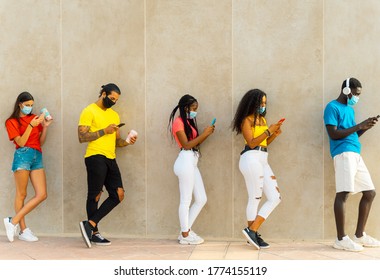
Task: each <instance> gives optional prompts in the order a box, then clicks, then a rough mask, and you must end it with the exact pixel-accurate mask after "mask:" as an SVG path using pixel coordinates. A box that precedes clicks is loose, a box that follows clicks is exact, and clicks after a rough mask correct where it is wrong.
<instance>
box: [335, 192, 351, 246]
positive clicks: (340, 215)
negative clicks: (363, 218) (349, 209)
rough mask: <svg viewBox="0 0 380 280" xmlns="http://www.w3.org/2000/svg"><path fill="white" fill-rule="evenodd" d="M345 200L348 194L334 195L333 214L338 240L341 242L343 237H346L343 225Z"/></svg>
mask: <svg viewBox="0 0 380 280" xmlns="http://www.w3.org/2000/svg"><path fill="white" fill-rule="evenodd" d="M347 198H348V192H339V193H337V194H336V195H335V202H334V214H335V224H336V231H337V237H338V240H342V238H343V236H346V233H345V231H344V224H345V208H346V207H345V206H346V201H347Z"/></svg>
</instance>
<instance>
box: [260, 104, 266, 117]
mask: <svg viewBox="0 0 380 280" xmlns="http://www.w3.org/2000/svg"><path fill="white" fill-rule="evenodd" d="M265 109H266V108H265V107H261V106H260V108H259V113H260V115H261V114H262V113H264V112H265Z"/></svg>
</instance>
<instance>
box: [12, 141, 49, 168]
mask: <svg viewBox="0 0 380 280" xmlns="http://www.w3.org/2000/svg"><path fill="white" fill-rule="evenodd" d="M42 168H44V164H43V162H42V153H41V152H40V151H37V150H36V149H33V148H29V147H21V148H18V149H16V151H15V153H14V156H13V163H12V171H13V172H15V171H17V170H28V171H32V170H36V169H42Z"/></svg>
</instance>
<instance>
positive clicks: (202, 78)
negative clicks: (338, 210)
mask: <svg viewBox="0 0 380 280" xmlns="http://www.w3.org/2000/svg"><path fill="white" fill-rule="evenodd" d="M379 12H380V3H378V1H375V0H366V1H361V2H360V4H359V2H358V1H355V0H346V1H344V2H342V1H338V0H331V1H330V0H329V1H322V0H308V1H300V0H290V1H281V0H276V1H262V0H218V1H215V0H144V1H143V0H129V1H124V0H107V1H106V0H103V1H102V0H92V1H90V0H82V1H80V0H39V1H37V0H34V1H33V0H21V1H17V2H15V1H11V0H0V29H1V32H0V42H1V44H0V77H1V83H0V90H1V92H2V95H3V98H2V99H1V100H0V104H1V105H2V108H3V109H2V110H1V112H0V117H1V120H2V122H3V121H5V119H6V118H7V117H8V116H9V114H10V113H11V110H12V107H13V105H14V101H15V99H16V96H17V95H18V94H19V93H20V92H21V91H24V90H27V91H30V92H31V93H32V94H33V95H34V97H35V104H36V109H39V108H42V107H44V106H46V107H47V108H48V109H49V111H50V112H51V114H52V115H53V116H54V118H55V121H54V123H53V124H52V125H51V127H50V128H49V135H48V139H47V142H46V144H45V145H44V147H43V150H44V161H45V165H46V173H47V180H48V195H49V196H48V199H47V200H46V201H45V202H44V203H43V204H41V205H40V206H39V207H38V208H37V209H36V210H35V211H33V212H32V213H30V214H29V215H28V216H27V223H28V225H29V226H30V227H31V228H32V229H33V231H34V232H36V233H37V234H57V235H71V234H75V235H78V234H79V232H78V222H79V221H81V220H82V219H85V216H86V215H85V199H86V191H87V186H86V170H85V166H84V160H83V155H84V152H85V148H86V145H85V144H79V142H78V139H77V124H78V119H79V114H80V112H81V110H82V109H83V108H84V107H85V106H86V105H88V104H89V103H91V102H94V101H96V100H97V98H98V92H99V89H100V86H101V85H102V84H105V83H108V82H114V83H116V84H117V85H119V87H120V88H121V90H122V95H121V98H120V100H119V102H118V104H117V105H116V106H115V109H116V110H117V111H118V112H119V114H120V117H121V120H122V121H123V122H126V126H125V128H123V129H122V135H123V136H126V134H127V131H128V130H129V129H135V130H137V131H138V132H139V140H138V142H137V143H136V144H135V145H134V146H131V147H127V148H123V149H119V150H118V152H117V160H118V163H119V166H120V169H121V171H122V176H123V180H124V185H125V189H126V199H125V200H124V201H123V203H122V204H121V205H119V206H118V207H117V208H115V209H114V211H112V212H111V214H110V215H108V216H107V217H106V218H105V219H104V220H103V221H102V222H101V224H100V226H101V230H102V233H104V234H107V235H112V236H139V237H170V238H174V237H176V236H177V234H178V232H179V222H178V214H177V211H178V210H177V209H178V201H179V192H178V181H177V178H176V176H175V175H174V173H173V171H172V168H173V163H174V160H175V158H176V156H177V154H178V148H177V147H176V145H175V143H174V142H173V141H172V140H171V138H170V135H169V134H168V132H167V124H168V118H169V114H170V112H171V110H172V109H173V108H174V106H175V105H176V104H177V102H178V100H179V98H180V97H181V96H182V95H183V94H185V93H187V92H189V93H191V94H192V95H194V96H195V97H196V98H197V99H198V101H199V109H198V125H199V128H200V129H201V130H203V128H204V127H205V126H206V125H208V124H209V122H210V121H211V119H212V118H213V117H216V118H217V124H216V128H217V129H216V132H215V133H214V134H213V135H212V136H211V137H210V138H209V139H208V140H207V141H206V142H205V143H204V144H203V145H202V158H201V160H200V163H199V166H200V169H201V172H202V174H203V180H204V183H205V186H206V191H207V195H208V203H207V205H206V206H205V208H204V209H203V211H202V212H201V214H200V216H199V218H198V220H197V221H196V223H195V225H194V227H193V228H194V230H195V231H197V232H198V233H199V234H201V235H202V236H204V237H206V238H218V239H230V238H242V235H241V229H242V228H243V227H244V226H245V223H246V221H245V206H246V201H247V194H246V189H245V185H244V180H243V177H242V175H241V174H240V171H239V169H238V160H239V153H240V151H241V149H242V147H243V145H244V143H243V140H242V137H241V136H236V135H234V134H233V133H232V132H231V128H230V124H231V121H232V118H233V116H234V112H235V109H236V106H237V104H238V102H239V101H240V99H241V97H242V96H243V94H244V93H245V92H246V91H247V90H249V89H251V88H255V87H257V88H260V89H262V90H264V91H265V92H267V94H268V114H267V119H268V122H269V123H271V122H276V121H277V120H278V119H280V118H282V117H285V118H286V121H285V123H284V125H283V133H282V135H281V137H279V138H278V139H277V140H276V141H275V142H274V143H273V144H272V145H271V147H270V156H269V161H270V164H271V166H272V169H273V170H274V172H275V174H276V177H277V179H278V182H279V186H280V188H281V192H282V203H281V204H280V205H279V207H278V208H277V209H276V210H275V211H274V212H273V214H272V215H271V216H270V217H269V219H268V220H267V222H266V223H265V224H264V225H263V227H262V229H261V232H262V234H263V235H264V234H265V236H266V238H272V239H277V238H278V239H323V238H333V237H334V236H335V224H334V218H333V210H332V203H333V199H334V195H335V187H334V179H333V166H332V160H331V158H330V155H329V146H328V139H327V135H326V132H325V128H324V125H323V109H324V106H325V105H326V103H327V102H329V101H330V100H331V99H334V98H336V97H337V96H338V94H339V90H340V85H341V83H342V81H343V80H344V79H345V78H347V77H356V78H358V79H359V80H360V81H361V82H362V84H363V94H362V97H361V99H360V102H359V104H358V105H357V106H356V107H355V109H356V112H357V120H358V121H361V120H362V119H364V118H367V117H369V116H372V115H377V114H379V113H380V112H379V110H378V105H377V102H379V101H380V97H379V96H378V95H376V94H375V93H376V89H378V88H379V87H380V85H379V84H380V81H378V79H376V77H378V76H379V74H380V66H378V65H380V64H378V63H377V60H378V58H379V57H380V50H379V48H378V45H379V39H378V26H380V19H379V17H378V14H379ZM378 135H379V128H378V127H375V128H374V129H373V130H371V131H369V132H368V133H366V134H365V135H364V136H363V137H362V139H361V141H362V144H363V153H362V154H363V157H364V159H365V161H366V163H367V166H368V168H369V170H370V171H371V173H372V177H373V180H374V182H375V185H378V184H379V183H380V178H379V175H377V173H376V171H377V168H378V166H377V165H376V163H377V161H376V155H377V154H379V152H380V147H379V145H377V138H376V137H377V136H378ZM0 136H1V137H0V147H1V150H0V152H1V156H2V158H3V160H2V163H1V164H2V168H1V169H0V178H1V182H2V184H1V185H0V216H1V217H3V216H4V217H5V216H8V215H12V214H13V198H14V182H13V175H12V173H11V171H10V167H11V163H12V158H13V151H14V146H13V144H12V143H10V142H9V141H8V138H7V134H6V130H5V129H2V130H0ZM32 194H33V190H32V186H30V187H29V195H32ZM358 198H359V196H354V197H352V198H350V199H349V202H348V205H347V211H348V216H349V219H348V221H347V232H348V233H349V234H352V233H353V229H354V226H355V223H356V217H357V202H358ZM379 207H380V203H379V202H378V200H375V202H374V205H373V210H372V215H370V218H369V221H368V227H367V232H370V233H371V234H372V235H375V236H378V237H379V236H380V226H379V223H378V221H379V220H378V218H376V212H378V211H379ZM0 233H2V234H4V233H5V232H4V229H3V228H0Z"/></svg>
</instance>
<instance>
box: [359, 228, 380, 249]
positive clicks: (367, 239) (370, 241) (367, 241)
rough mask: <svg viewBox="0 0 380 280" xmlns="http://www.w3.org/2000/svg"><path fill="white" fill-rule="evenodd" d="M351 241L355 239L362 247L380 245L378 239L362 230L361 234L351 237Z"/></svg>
mask: <svg viewBox="0 0 380 280" xmlns="http://www.w3.org/2000/svg"><path fill="white" fill-rule="evenodd" d="M352 239H353V241H355V242H356V243H358V244H361V245H362V246H364V247H380V241H379V240H377V239H375V238H373V237H371V236H369V235H367V234H366V233H365V232H363V236H362V237H360V238H358V237H356V236H355V235H354V238H352Z"/></svg>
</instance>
